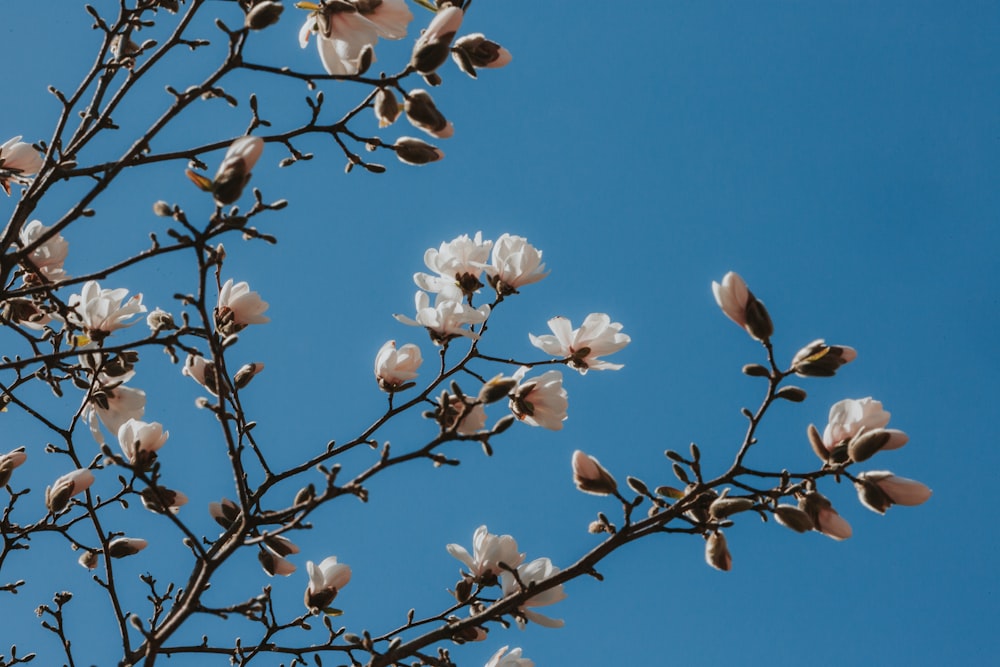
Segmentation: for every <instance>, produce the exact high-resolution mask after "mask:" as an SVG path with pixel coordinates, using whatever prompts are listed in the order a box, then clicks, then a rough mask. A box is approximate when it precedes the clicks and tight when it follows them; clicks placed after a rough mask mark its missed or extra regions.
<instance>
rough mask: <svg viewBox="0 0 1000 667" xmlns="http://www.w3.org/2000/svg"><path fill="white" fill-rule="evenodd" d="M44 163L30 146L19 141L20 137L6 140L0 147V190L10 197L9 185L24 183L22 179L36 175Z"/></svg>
mask: <svg viewBox="0 0 1000 667" xmlns="http://www.w3.org/2000/svg"><path fill="white" fill-rule="evenodd" d="M43 164H44V161H43V160H42V156H41V155H39V154H38V151H36V150H35V149H34V148H32V147H31V144H26V143H24V142H23V141H21V137H19V136H18V137H14V138H12V139H8V140H7V141H5V142H4V143H3V144H2V145H0V188H3V191H4V192H6V193H7V195H8V196H9V195H10V183H11V181H15V182H18V183H24V182H25V180H24V178H23V177H25V176H31V175H32V174H37V173H38V170H39V169H41V168H42V165H43Z"/></svg>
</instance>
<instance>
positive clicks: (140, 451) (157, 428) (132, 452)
mask: <svg viewBox="0 0 1000 667" xmlns="http://www.w3.org/2000/svg"><path fill="white" fill-rule="evenodd" d="M169 436H170V432H169V431H164V430H163V425H162V424H160V423H159V422H150V423H146V422H144V421H139V420H138V419H129V420H128V421H126V422H125V423H124V424H122V425H121V427H120V428H119V429H118V445H119V446H120V447H121V450H122V452H123V453H124V454H125V458H127V459H128V460H129V462H130V463H131V464H132V465H135V466H140V467H145V466H147V465H149V464H150V463H152V461H153V459H154V458H155V456H156V454H155V453H156V451H157V450H158V449H159V448H160V447H162V446H163V445H164V444H165V443H166V442H167V438H168V437H169Z"/></svg>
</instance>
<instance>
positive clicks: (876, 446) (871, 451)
mask: <svg viewBox="0 0 1000 667" xmlns="http://www.w3.org/2000/svg"><path fill="white" fill-rule="evenodd" d="M890 437H891V435H890V434H889V432H888V431H886V430H885V429H884V428H877V429H874V430H871V431H862V432H861V433H858V434H857V435H856V436H854V438H852V439H851V441H850V442H849V443H847V454H848V456H850V457H851V460H852V461H856V462H860V461H867V460H868V459H870V458H871V457H873V456H875V455H876V454H877V453H878V452H879V450H880V449H882V448H883V447H885V446H886V444H888V442H889V438H890Z"/></svg>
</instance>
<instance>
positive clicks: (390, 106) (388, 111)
mask: <svg viewBox="0 0 1000 667" xmlns="http://www.w3.org/2000/svg"><path fill="white" fill-rule="evenodd" d="M373 108H374V110H375V118H376V119H377V120H378V126H379V127H388V126H389V125H392V124H393V123H395V122H396V119H397V118H399V114H400V112H401V109H400V108H399V102H398V101H397V100H396V95H395V94H394V93H393V92H392V91H391V90H389V89H388V88H379V89H378V92H377V93H375V103H374V105H373Z"/></svg>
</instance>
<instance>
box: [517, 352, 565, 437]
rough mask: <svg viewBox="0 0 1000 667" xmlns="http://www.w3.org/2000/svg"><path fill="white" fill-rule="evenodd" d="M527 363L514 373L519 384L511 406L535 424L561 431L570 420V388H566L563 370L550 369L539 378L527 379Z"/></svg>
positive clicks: (520, 415)
mask: <svg viewBox="0 0 1000 667" xmlns="http://www.w3.org/2000/svg"><path fill="white" fill-rule="evenodd" d="M527 372H528V368H527V366H522V367H521V368H519V369H518V370H517V371H516V372H515V373H514V376H513V377H514V379H515V380H517V381H518V387H517V389H516V390H515V391H514V396H513V397H512V398H511V399H510V409H511V411H512V412H513V413H514V416H515V417H517V418H518V419H520V420H521V421H523V422H526V423H528V424H531V425H532V426H541V427H543V428H547V429H550V430H552V431H559V430H561V429H562V427H563V422H564V421H566V408H567V407H568V406H569V401H568V400H567V399H566V390H565V389H564V388H563V384H562V382H563V376H562V373H560V372H559V371H546V372H544V373H542V374H541V375H540V376H538V377H537V378H534V379H532V380H528V381H527V382H523V381H522V380H523V379H524V375H525V373H527Z"/></svg>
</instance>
